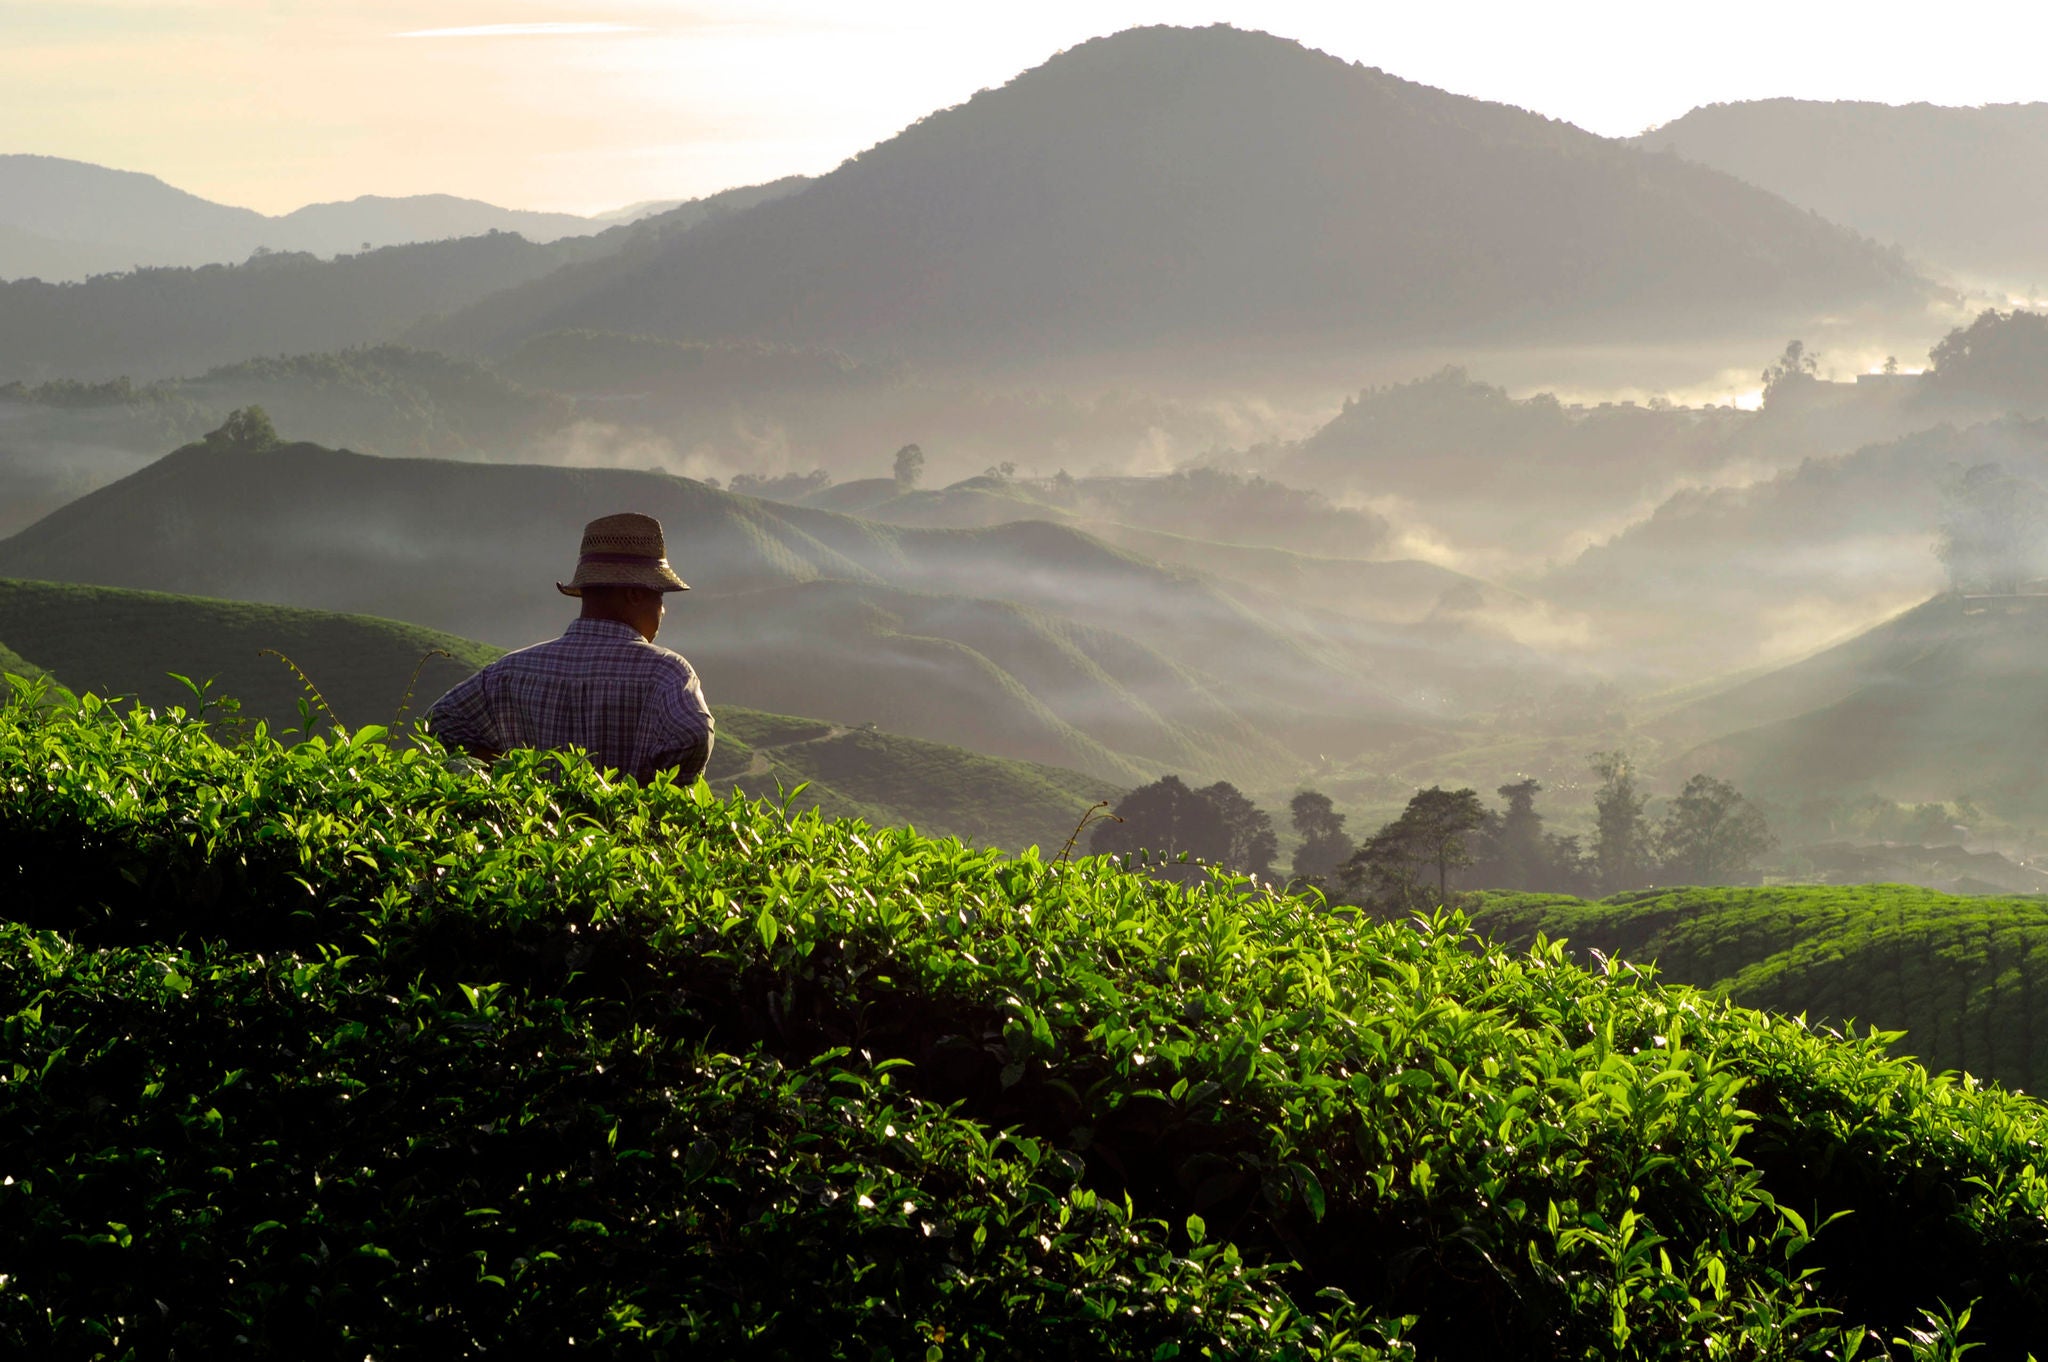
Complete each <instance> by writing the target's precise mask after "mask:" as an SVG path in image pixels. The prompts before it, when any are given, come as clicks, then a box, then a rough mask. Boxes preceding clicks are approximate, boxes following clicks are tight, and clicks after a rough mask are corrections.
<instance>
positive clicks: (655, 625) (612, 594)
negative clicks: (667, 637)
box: [583, 585, 667, 643]
mask: <svg viewBox="0 0 2048 1362" xmlns="http://www.w3.org/2000/svg"><path fill="white" fill-rule="evenodd" d="M666 609H667V606H666V605H665V604H664V602H663V600H662V593H661V592H659V591H656V590H655V589H654V588H653V587H648V586H600V585H593V586H586V587H584V588H583V618H584V619H587V620H617V621H618V622H619V623H620V624H627V625H631V626H632V627H633V628H635V629H638V630H639V631H640V637H642V638H644V639H646V640H647V641H648V642H649V643H652V642H654V636H655V635H656V634H658V633H660V632H661V617H662V614H663V612H664V611H665V610H666Z"/></svg>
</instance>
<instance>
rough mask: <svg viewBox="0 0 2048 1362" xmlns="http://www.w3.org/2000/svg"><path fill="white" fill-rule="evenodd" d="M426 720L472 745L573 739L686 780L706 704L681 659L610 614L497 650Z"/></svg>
mask: <svg viewBox="0 0 2048 1362" xmlns="http://www.w3.org/2000/svg"><path fill="white" fill-rule="evenodd" d="M428 723H429V727H430V728H431V729H432V731H433V733H434V734H435V736H436V737H439V738H440V739H441V740H442V741H444V742H450V743H456V744H460V745H461V746H463V747H467V748H470V749H472V750H481V751H488V752H493V753H495V752H504V751H507V750H509V749H511V748H514V747H536V748H563V747H580V748H583V749H585V750H586V751H588V752H589V753H590V755H591V759H592V760H593V761H594V762H596V763H597V764H598V765H599V766H603V767H615V768H617V769H618V770H621V771H624V772H626V773H627V774H629V775H632V776H636V777H638V778H639V779H641V780H649V779H652V778H653V776H654V774H655V772H657V771H661V770H669V769H672V770H674V771H675V773H676V776H677V778H678V779H681V780H694V779H695V778H696V777H697V776H698V774H699V773H701V772H702V771H703V769H704V765H705V763H706V762H707V761H708V760H710V757H711V742H712V722H711V710H710V707H709V706H707V705H706V704H705V703H704V692H703V689H702V687H701V686H700V685H699V684H698V681H697V676H696V673H695V672H694V671H692V670H691V668H690V664H689V663H688V662H687V661H685V660H684V659H683V658H682V656H681V655H680V654H677V653H673V652H670V651H669V650H668V649H666V648H661V647H657V646H656V645H654V644H653V643H651V642H649V641H648V640H647V639H645V638H644V637H642V636H641V634H640V633H638V632H637V631H635V630H634V629H633V628H632V626H630V625H627V624H622V623H620V622H618V621H616V620H603V619H579V620H575V621H573V622H572V623H571V624H570V625H569V627H568V629H567V630H566V631H565V632H564V633H563V634H562V636H561V637H560V638H558V639H553V640H550V641H549V642H546V643H537V644H535V645H534V646H532V647H530V648H522V649H520V650H519V651H518V652H516V653H507V654H506V655H505V656H504V657H501V658H499V659H498V660H497V661H496V662H493V663H492V664H491V665H490V666H488V667H486V668H484V669H483V670H482V671H480V672H478V673H477V674H476V675H474V676H472V677H470V678H469V679H468V680H466V681H464V682H462V683H461V684H460V685H458V686H456V687H455V688H454V689H453V690H451V691H449V692H448V693H447V694H446V695H444V696H442V697H441V698H440V699H439V700H437V701H435V703H434V707H433V710H432V712H431V714H430V716H429V719H428Z"/></svg>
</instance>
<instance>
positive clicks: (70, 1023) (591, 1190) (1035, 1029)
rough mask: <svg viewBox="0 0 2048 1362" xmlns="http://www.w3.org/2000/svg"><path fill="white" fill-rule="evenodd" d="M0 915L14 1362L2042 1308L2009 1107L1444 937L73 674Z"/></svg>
mask: <svg viewBox="0 0 2048 1362" xmlns="http://www.w3.org/2000/svg"><path fill="white" fill-rule="evenodd" d="M0 905H4V914H5V922H4V924H0V1018H4V1020H0V1026H4V1034H5V1035H6V1037H7V1042H8V1052H7V1053H8V1059H9V1066H10V1067H9V1070H8V1075H7V1078H8V1081H7V1082H6V1083H5V1084H4V1085H0V1167H4V1168H6V1169H7V1170H8V1177H9V1178H10V1179H11V1181H10V1182H8V1183H6V1184H5V1185H4V1187H0V1351H6V1352H8V1353H10V1354H15V1355H22V1356H68V1355H123V1354H127V1353H130V1352H132V1353H133V1354H134V1355H137V1356H144V1355H164V1354H166V1353H168V1352H169V1351H170V1350H171V1349H173V1348H175V1349H176V1350H177V1351H178V1352H179V1353H180V1354H181V1355H192V1356H210V1355H218V1354H226V1353H230V1352H233V1351H236V1350H239V1349H241V1348H244V1347H247V1348H253V1349H254V1350H256V1351H259V1352H274V1353H278V1352H281V1353H289V1354H291V1355H297V1356H330V1355H331V1356H349V1357H355V1356H361V1355H363V1354H364V1353H368V1354H371V1355H374V1356H378V1357H392V1358H406V1357H420V1358H440V1357H448V1356H458V1355H464V1354H479V1353H483V1354H488V1353H492V1352H498V1353H505V1352H508V1351H510V1350H513V1349H515V1348H516V1349H519V1350H523V1351H533V1350H545V1351H548V1352H558V1351H562V1350H564V1349H565V1348H567V1347H568V1346H569V1340H570V1339H571V1338H573V1339H574V1340H575V1341H576V1343H575V1346H576V1347H577V1348H578V1349H586V1348H587V1349H588V1350H590V1351H592V1352H593V1353H602V1354H607V1355H611V1354H618V1353H621V1352H630V1353H631V1354H633V1355H635V1356H649V1357H662V1356H668V1357H682V1356H705V1357H760V1358H771V1357H791V1358H795V1357H803V1358H811V1357H846V1358H855V1357H859V1358H867V1357H873V1356H888V1357H915V1356H920V1355H921V1356H925V1357H928V1358H929V1357H938V1358H944V1357H949V1356H953V1357H987V1358H1044V1357H1075V1358H1083V1357H1086V1358H1169V1357H1184V1358H1185V1357H1203V1356H1207V1357H1235V1358H1320V1357H1329V1358H1339V1357H1347V1358H1369V1357H1375V1356H1428V1357H1441V1358H1454V1359H1455V1358H1489V1359H1490V1358H1497V1357H1517V1358H1557V1359H1564V1358H1573V1359H1577V1358H1584V1357H1592V1356H1601V1357H1630V1358H1636V1357H1642V1358H1649V1357H1670V1358H1679V1357H1685V1358H1691V1357H1724V1358H1751V1357H1757V1358H1760V1357H1773V1358H1777V1357H1811V1358H1821V1357H1844V1356H1850V1355H1858V1356H1864V1357H1871V1356H1876V1355H1878V1354H1879V1352H1880V1351H1882V1350H1883V1349H1884V1348H1885V1343H1884V1342H1883V1341H1882V1340H1889V1339H1894V1338H1897V1339H1901V1340H1907V1339H1909V1338H1911V1337H1912V1331H1918V1332H1920V1333H1922V1334H1925V1335H1926V1336H1927V1340H1926V1341H1925V1342H1923V1343H1912V1342H1901V1343H1899V1344H1897V1345H1894V1346H1893V1348H1892V1355H1893V1356H1897V1357H1907V1356H1920V1357H1930V1358H1931V1357H1935V1356H1945V1355H1953V1353H1952V1352H1943V1351H1941V1349H1943V1348H1945V1347H1947V1346H1948V1345H1947V1344H1945V1343H1944V1342H1943V1341H1942V1340H1943V1337H1944V1335H1945V1334H1948V1333H1953V1332H1954V1329H1953V1328H1952V1327H1951V1326H1952V1325H1954V1324H1956V1323H1957V1322H1959V1321H1961V1320H1962V1317H1963V1316H1964V1315H1965V1314H1966V1313H1967V1315H1968V1319H1967V1324H1966V1326H1965V1327H1966V1330H1967V1337H1969V1338H1971V1339H1973V1340H1983V1341H1986V1342H1988V1343H1991V1344H1994V1345H1996V1346H1997V1347H1998V1348H1999V1349H2002V1351H2000V1352H1998V1353H1996V1354H1992V1355H1997V1356H2009V1357H2017V1356H2018V1344H2019V1341H2021V1340H2023V1339H2025V1338H2028V1337H2031V1336H2032V1335H2031V1331H2032V1330H2033V1329H2034V1327H2035V1326H2036V1324H2037V1322H2038V1320H2039V1319H2040V1318H2041V1317H2042V1313H2043V1310H2044V1309H2048V1233H2044V1230H2043V1223H2044V1212H2048V1179H2044V1178H2043V1177H2042V1176H2041V1174H2040V1173H2039V1172H2037V1171H2036V1166H2035V1164H2036V1160H2037V1151H2038V1149H2039V1147H2040V1141H2041V1140H2042V1139H2043V1137H2044V1135H2048V1122H2044V1120H2043V1114H2042V1112H2041V1111H2040V1109H2039V1108H2038V1107H2036V1106H2035V1105H2034V1104H2033V1103H2032V1102H2030V1101H2026V1100H2024V1099H2019V1098H2015V1097H2011V1096H2008V1095H2006V1094H2003V1093H2000V1092H1997V1091H1984V1090H1978V1089H1975V1088H1973V1087H1969V1086H1967V1085H1959V1084H1955V1083H1952V1082H1949V1081H1946V1080H1937V1079H1931V1078H1929V1077H1928V1075H1927V1074H1926V1073H1925V1072H1924V1071H1922V1070H1920V1069H1918V1068H1917V1067H1915V1066H1913V1065H1910V1064H1907V1063H1903V1062H1899V1061H1896V1060H1892V1059H1889V1058H1887V1057H1886V1056H1885V1055H1884V1054H1883V1052H1882V1038H1873V1039H1869V1040H1849V1041H1834V1040H1828V1039H1825V1038H1823V1037H1820V1036H1818V1035H1815V1034H1814V1033H1812V1032H1810V1031H1808V1030H1806V1029H1805V1028H1803V1027H1801V1026H1799V1025H1796V1024H1794V1023H1791V1022H1786V1021H1780V1020H1772V1019H1770V1018H1767V1017H1764V1016H1761V1015H1759V1014H1756V1013H1751V1012H1746V1011H1742V1010H1739V1009H1735V1008H1731V1007H1729V1006H1727V1005H1725V1004H1722V1003H1718V1002H1715V1001H1714V1000H1712V999H1710V998H1707V997H1705V996H1702V995H1700V994H1696V993H1692V992H1689V991H1687V990H1683V989H1668V988H1663V987H1659V986H1656V985H1654V984H1652V983H1651V982H1650V981H1649V980H1648V979H1647V978H1645V977H1644V976H1642V975H1640V974H1638V973H1635V972H1632V971H1626V970H1618V971H1611V972H1609V973H1607V974H1605V975H1598V974H1588V973H1586V972H1584V971H1582V970H1580V969H1578V968H1576V967H1575V966H1573V965H1572V964H1571V963H1570V961H1569V960H1568V958H1567V957H1566V956H1565V954H1564V952H1563V950H1562V949H1561V948H1560V947H1559V946H1557V945H1554V944H1544V943H1539V944H1538V946H1537V947H1536V948H1535V949H1534V950H1533V951H1532V952H1530V953H1528V954H1522V955H1516V954H1510V953H1508V952H1506V951H1504V950H1501V949H1498V948H1489V947H1483V946H1481V945H1479V944H1478V943H1476V942H1475V941H1474V940H1473V939H1472V938H1471V937H1469V936H1468V935H1467V934H1466V933H1465V932H1464V931H1463V930H1462V928H1461V925H1460V923H1459V921H1458V920H1457V919H1456V918H1455V917H1448V916H1447V917H1441V918H1437V919H1435V920H1432V921H1427V922H1419V923H1414V924H1407V925H1401V924H1375V923H1369V922H1365V921H1361V920H1357V919H1353V918H1350V917H1347V916H1340V915H1330V914H1324V913H1320V912H1318V911H1316V910H1315V908H1314V907H1312V906H1311V904H1309V903H1307V902H1305V901H1302V900H1298V899H1293V898H1288V897H1284V896H1274V895H1269V894H1262V893H1258V894H1254V893H1245V892H1242V891H1241V890H1240V889H1237V888H1234V887H1233V886H1232V885H1231V884H1229V883H1228V882H1221V881H1219V882H1218V883H1215V884H1212V885H1209V886H1203V887H1197V888H1187V887H1183V886H1176V885H1169V884H1163V883H1160V882H1156V881H1153V880H1149V879H1145V878H1142V877H1137V876H1131V875H1126V874H1124V873H1121V872H1120V871H1119V870H1117V869H1116V867H1115V866H1114V865H1112V864H1110V863H1108V862H1106V861H1103V860H1100V859H1091V860H1084V861H1082V862H1079V863H1076V864H1073V865H1057V864H1051V863H1048V862H1046V861H1044V860H1042V859H1040V858H1038V857H1036V856H1033V855H1029V854H1027V855H1025V856H1023V857H1020V858H1016V859H1010V858H1006V857H1004V856H1002V855H1001V854H999V853H995V852H991V851H979V850H972V849H969V848H966V847H963V846H962V845H960V844H959V843H957V842H935V841H931V840H928V839H924V838H920V837H918V836H915V835H913V834H910V833H908V832H904V831H897V830H889V829H876V828H872V827H868V826H865V825H862V824H859V823H828V822H825V821H822V820H820V819H818V818H816V817H815V816H809V815H807V816H802V817H796V818H791V817H787V816H785V815H784V814H783V813H782V812H781V811H779V810H778V809H776V808H775V807H773V806H770V805H766V804H761V803H755V802H751V801H748V800H744V799H732V800H720V799H717V798H715V797H714V796H712V795H711V793H710V792H709V791H708V789H706V788H705V787H704V786H702V785H697V786H695V787H689V788H684V787H679V786H676V785H674V784H673V783H671V782H669V781H668V780H667V779H665V778H664V779H660V780H657V781H656V782H655V783H653V784H652V785H650V786H648V787H645V788H643V787H640V786H637V785H634V784H632V783H630V782H622V783H616V784H615V783H611V782H607V781H605V780H604V779H602V778H601V777H600V776H598V775H597V774H596V773H594V772H592V771H591V770H590V769H589V768H588V767H587V766H585V765H583V764H581V763H578V762H574V761H564V760H561V759H558V758H555V757H552V756H542V755H523V756H515V757H512V758H508V759H507V760H506V761H504V762H501V763H499V764H498V766H497V767H496V768H494V769H493V770H492V771H491V772H490V774H489V775H488V777H483V776H479V775H477V774H473V773H471V772H470V770H469V769H468V765H467V764H466V763H462V762H453V763H450V762H446V761H444V759H443V758H442V757H440V756H439V755H438V754H436V753H433V752H430V751H428V750H425V749H412V748H400V747H395V746H392V745H389V744H387V743H386V742H385V741H384V740H383V737H382V735H381V733H380V732H379V731H378V730H375V729H362V730H358V731H356V732H354V733H352V734H347V735H343V734H335V735H334V736H333V737H331V738H328V739H315V740H312V741H308V742H304V743H300V744H297V745H295V746H291V747H282V746H279V745H277V744H276V743H274V742H269V741H266V740H262V739H259V740H257V741H254V742H251V743H249V744H246V745H244V746H242V747H239V748H234V749H230V748H225V747H222V746H220V745H218V744H216V743H215V742H214V741H213V739H212V737H211V736H210V735H209V733H208V731H207V729H206V727H205V726H204V725H203V724H201V723H198V722H194V721H192V720H190V719H188V718H186V717H184V716H182V715H180V714H177V713H170V714H166V715H164V716H162V717H151V716H149V715H146V714H143V713H139V712H138V713H134V714H128V715H119V714H116V713H113V712H111V711H110V710H108V709H106V708H105V707H104V706H102V705H100V704H99V702H97V701H95V700H92V699H90V698H87V699H85V700H82V701H81V702H79V703H78V704H77V705H76V706H73V707H70V708H64V709H59V710H56V711H53V712H49V711H45V710H43V709H41V708H39V707H37V706H34V705H31V704H27V703H24V702H17V703H15V704H14V705H12V706H11V707H9V708H8V709H6V710H5V711H0ZM1843 1212H1849V1213H1850V1214H1849V1215H1848V1217H1847V1218H1846V1219H1842V1218H1838V1217H1840V1216H1841V1215H1842V1213H1843ZM159 1302H161V1304H159ZM1866 1327H1867V1328H1868V1329H1874V1330H1875V1331H1876V1337H1872V1336H1871V1335H1870V1334H1869V1333H1867V1332H1866ZM1397 1336H1398V1337H1400V1338H1402V1339H1406V1340H1410V1341H1412V1351H1411V1350H1410V1348H1411V1343H1407V1342H1404V1343H1396V1342H1393V1341H1391V1340H1392V1339H1394V1338H1395V1337H1397ZM237 1340H242V1342H237Z"/></svg>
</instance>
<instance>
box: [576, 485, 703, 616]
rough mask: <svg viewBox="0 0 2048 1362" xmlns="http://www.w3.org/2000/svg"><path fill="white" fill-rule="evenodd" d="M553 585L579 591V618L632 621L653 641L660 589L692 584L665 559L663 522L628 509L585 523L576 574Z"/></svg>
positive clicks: (684, 587) (687, 588)
mask: <svg viewBox="0 0 2048 1362" xmlns="http://www.w3.org/2000/svg"><path fill="white" fill-rule="evenodd" d="M555 589H556V590H557V591H560V592H561V593H562V594H563V595H564V596H581V597H583V618H585V619H606V620H618V621H619V622H620V623H622V624H630V625H632V626H633V627H634V628H635V629H638V630H639V631H640V633H641V636H642V637H644V638H646V639H647V640H648V641H649V642H652V641H653V640H654V635H655V632H656V631H657V630H659V629H660V628H661V614H662V596H663V594H664V593H666V592H670V591H688V590H689V589H690V587H689V583H687V582H685V581H684V580H683V579H682V578H680V577H678V576H676V574H675V569H673V568H671V567H670V566H669V565H668V546H667V544H666V543H665V542H664V541H663V539H662V535H661V522H660V521H658V520H656V519H655V518H654V517H653V516H651V515H639V514H636V513H634V512H631V511H627V512H624V513H622V514H620V515H608V516H601V517H599V518H598V519H596V520H593V521H591V522H590V523H589V524H588V525H585V526H584V527H583V545H582V548H581V550H580V551H579V552H578V554H577V558H576V575H575V576H573V577H571V578H570V579H569V580H568V581H566V582H556V583H555Z"/></svg>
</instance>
